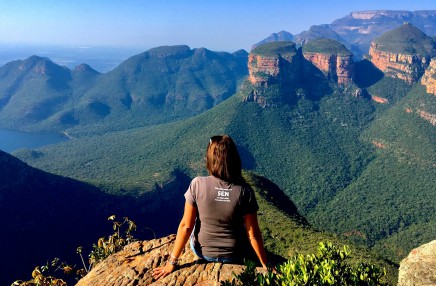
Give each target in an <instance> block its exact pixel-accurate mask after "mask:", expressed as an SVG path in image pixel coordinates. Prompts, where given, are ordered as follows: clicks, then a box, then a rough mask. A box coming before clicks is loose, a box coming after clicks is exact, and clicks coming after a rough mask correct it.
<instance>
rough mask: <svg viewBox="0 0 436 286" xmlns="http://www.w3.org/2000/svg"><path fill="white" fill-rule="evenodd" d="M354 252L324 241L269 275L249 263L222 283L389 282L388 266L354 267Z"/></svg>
mask: <svg viewBox="0 0 436 286" xmlns="http://www.w3.org/2000/svg"><path fill="white" fill-rule="evenodd" d="M350 254H351V253H350V251H349V248H348V246H344V247H343V248H342V249H340V248H338V247H336V246H334V245H333V244H332V243H330V242H326V243H323V242H321V243H319V245H318V251H317V253H316V254H309V255H305V256H304V255H301V254H299V255H296V256H294V257H293V258H291V259H289V260H288V261H287V262H285V263H283V264H281V265H278V266H277V269H276V270H268V271H267V272H266V273H265V274H257V273H256V268H255V265H254V263H252V262H249V263H247V264H246V266H247V267H246V268H245V270H244V272H242V273H241V274H239V275H235V278H234V279H233V280H232V281H225V282H223V283H222V284H221V285H223V286H237V285H259V286H265V285H387V284H386V282H384V280H383V279H384V276H385V275H386V271H385V270H384V269H383V270H380V269H379V268H378V267H377V266H375V265H373V264H367V263H360V264H358V265H356V266H351V265H349V264H348V262H347V258H348V257H349V256H350Z"/></svg>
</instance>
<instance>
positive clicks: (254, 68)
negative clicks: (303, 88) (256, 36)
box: [245, 42, 301, 107]
mask: <svg viewBox="0 0 436 286" xmlns="http://www.w3.org/2000/svg"><path fill="white" fill-rule="evenodd" d="M248 72H249V76H248V82H249V83H250V84H251V85H252V86H253V89H252V90H251V91H250V92H248V96H247V97H246V98H245V100H246V101H254V102H257V103H258V104H259V105H261V106H262V107H266V106H273V105H276V104H278V103H279V102H286V101H288V100H290V99H291V97H292V96H291V95H290V94H291V93H292V92H291V90H292V88H293V87H295V85H296V84H298V82H299V81H300V74H301V58H300V55H299V54H298V53H297V50H296V48H295V44H294V43H292V42H273V43H267V44H264V45H262V46H259V47H257V48H255V49H254V50H253V51H252V52H251V53H250V55H249V57H248Z"/></svg>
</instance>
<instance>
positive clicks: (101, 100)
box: [0, 46, 247, 137]
mask: <svg viewBox="0 0 436 286" xmlns="http://www.w3.org/2000/svg"><path fill="white" fill-rule="evenodd" d="M246 75H247V55H246V54H245V55H244V54H243V53H238V54H236V55H232V54H229V53H224V52H212V51H209V50H207V49H204V48H201V49H193V50H191V49H189V47H187V46H171V47H159V48H154V49H151V50H150V51H147V52H144V53H142V54H139V55H136V56H133V57H131V58H129V59H127V60H126V61H124V62H123V63H122V64H120V65H119V66H118V67H117V68H115V69H114V70H112V71H111V72H108V73H106V74H98V73H96V72H95V71H92V70H90V69H86V68H84V69H83V70H78V71H71V70H69V69H67V68H64V67H60V66H58V65H56V64H55V63H53V62H52V61H50V60H48V59H43V58H40V57H36V56H34V57H31V58H29V59H26V60H23V61H15V62H11V63H9V64H6V65H5V66H2V67H0V126H1V127H3V128H12V129H21V130H32V131H40V130H50V131H66V132H67V133H68V134H70V135H73V136H74V137H76V136H82V135H86V134H104V133H107V132H108V131H114V130H124V129H129V128H134V127H139V126H148V125H153V124H160V123H166V122H171V121H175V120H179V119H183V118H187V117H191V116H193V115H196V114H199V113H201V112H203V111H205V110H207V109H210V108H211V107H213V106H215V105H216V104H218V103H220V102H222V101H223V100H225V99H226V98H228V97H229V96H231V95H232V94H234V93H235V92H236V90H237V88H238V86H239V84H240V83H241V81H242V79H243V78H244V77H245V76H246Z"/></svg>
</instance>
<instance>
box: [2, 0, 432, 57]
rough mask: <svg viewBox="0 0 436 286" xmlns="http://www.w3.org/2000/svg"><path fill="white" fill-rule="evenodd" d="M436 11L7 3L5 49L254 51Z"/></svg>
mask: <svg viewBox="0 0 436 286" xmlns="http://www.w3.org/2000/svg"><path fill="white" fill-rule="evenodd" d="M379 9H389V10H410V11H414V10H435V9H436V2H435V1H434V0H407V1H406V0H396V1H392V0H377V1H372V0H371V1H351V0H331V1H328V0H319V1H310V0H299V1H292V0H288V1H282V0H262V1H258V0H251V1H238V0H217V1H208V0H191V1H188V0H185V1H183V0H180V1H176V0H154V1H149V0H68V1H67V0H0V44H30V45H48V44H55V45H64V46H65V45H73V46H112V47H115V46H118V47H136V48H143V49H148V48H152V47H156V46H161V45H175V44H187V45H189V46H190V47H191V48H199V47H206V48H208V49H211V50H222V51H235V50H238V49H241V48H242V49H246V50H249V49H250V46H251V45H252V44H254V43H257V42H259V41H260V40H262V39H264V38H266V37H267V36H269V35H270V34H271V33H274V32H279V31H281V30H286V31H288V32H291V33H293V34H297V33H299V32H302V31H303V30H307V29H309V27H310V26H311V25H316V24H329V23H331V22H332V21H333V20H335V19H338V18H341V17H344V16H346V15H348V14H349V13H350V12H352V11H362V10H379Z"/></svg>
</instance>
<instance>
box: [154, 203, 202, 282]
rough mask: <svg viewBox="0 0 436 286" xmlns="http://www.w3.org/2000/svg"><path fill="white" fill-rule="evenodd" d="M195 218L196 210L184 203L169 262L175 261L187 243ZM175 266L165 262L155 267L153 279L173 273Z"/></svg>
mask: <svg viewBox="0 0 436 286" xmlns="http://www.w3.org/2000/svg"><path fill="white" fill-rule="evenodd" d="M196 217H197V208H196V207H194V206H193V205H190V204H189V203H185V211H184V213H183V218H182V220H181V221H180V224H179V228H178V229H177V236H176V241H175V243H174V248H173V251H172V252H171V257H170V259H171V260H173V261H174V260H177V259H178V258H179V256H180V254H181V253H182V250H183V248H184V247H185V245H186V242H188V239H189V237H190V235H191V232H192V229H193V228H194V223H195V219H196ZM174 269H175V265H172V264H171V263H170V262H167V264H166V265H165V266H162V267H157V268H155V269H153V278H154V279H159V278H161V277H165V276H167V275H168V274H169V273H171V272H173V271H174Z"/></svg>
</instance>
